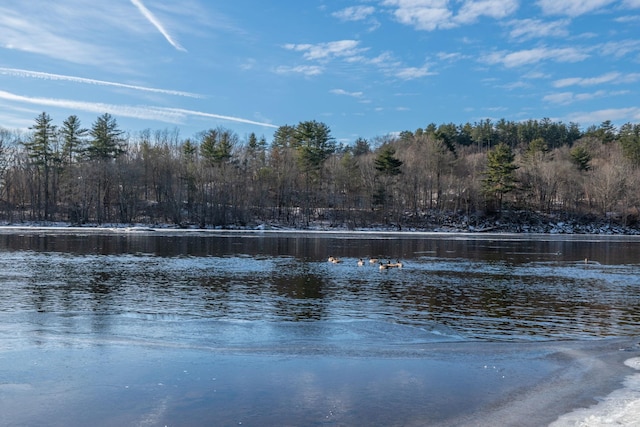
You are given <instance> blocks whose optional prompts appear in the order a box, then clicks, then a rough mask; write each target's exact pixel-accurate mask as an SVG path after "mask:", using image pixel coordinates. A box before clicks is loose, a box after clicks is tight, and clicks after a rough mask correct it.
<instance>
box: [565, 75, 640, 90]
mask: <svg viewBox="0 0 640 427" xmlns="http://www.w3.org/2000/svg"><path fill="white" fill-rule="evenodd" d="M639 80H640V73H629V74H622V73H618V72H611V73H606V74H602V75H600V76H596V77H569V78H565V79H560V80H556V81H554V82H553V86H554V87H567V86H595V85H600V84H605V83H615V84H623V83H625V84H626V83H634V82H637V81H639Z"/></svg>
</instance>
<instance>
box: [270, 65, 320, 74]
mask: <svg viewBox="0 0 640 427" xmlns="http://www.w3.org/2000/svg"><path fill="white" fill-rule="evenodd" d="M323 71H324V68H323V67H320V66H319V65H297V66H294V67H288V66H285V65H281V66H279V67H277V68H276V69H275V73H276V74H303V75H305V76H308V77H310V76H317V75H320V74H322V72H323Z"/></svg>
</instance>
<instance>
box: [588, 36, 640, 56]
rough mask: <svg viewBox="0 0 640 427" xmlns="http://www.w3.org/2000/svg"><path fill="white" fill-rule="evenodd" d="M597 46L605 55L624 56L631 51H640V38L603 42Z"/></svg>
mask: <svg viewBox="0 0 640 427" xmlns="http://www.w3.org/2000/svg"><path fill="white" fill-rule="evenodd" d="M597 48H598V49H599V50H600V51H601V52H602V54H603V55H611V56H613V57H615V58H622V57H623V56H626V55H628V54H630V53H636V52H640V40H636V39H632V40H629V39H627V40H617V41H612V42H608V43H603V44H601V45H599V46H597Z"/></svg>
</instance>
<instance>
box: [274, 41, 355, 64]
mask: <svg viewBox="0 0 640 427" xmlns="http://www.w3.org/2000/svg"><path fill="white" fill-rule="evenodd" d="M359 44H360V42H359V41H357V40H338V41H334V42H328V43H318V44H295V43H288V44H286V45H284V48H285V49H288V50H293V51H296V52H303V57H304V59H307V60H328V59H331V58H333V57H347V56H354V55H358V54H360V53H362V52H365V51H366V50H367V48H361V47H358V46H359Z"/></svg>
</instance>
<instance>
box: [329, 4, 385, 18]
mask: <svg viewBox="0 0 640 427" xmlns="http://www.w3.org/2000/svg"><path fill="white" fill-rule="evenodd" d="M375 11H376V9H375V8H374V7H373V6H351V7H347V8H345V9H342V10H340V11H338V12H334V13H332V15H333V16H334V17H336V18H338V19H340V20H342V21H362V20H365V19H367V18H368V17H369V16H370V15H372V14H373V13H374V12H375Z"/></svg>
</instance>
